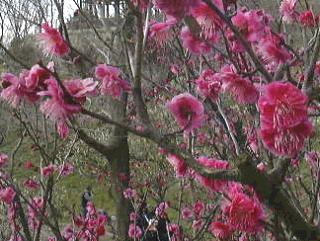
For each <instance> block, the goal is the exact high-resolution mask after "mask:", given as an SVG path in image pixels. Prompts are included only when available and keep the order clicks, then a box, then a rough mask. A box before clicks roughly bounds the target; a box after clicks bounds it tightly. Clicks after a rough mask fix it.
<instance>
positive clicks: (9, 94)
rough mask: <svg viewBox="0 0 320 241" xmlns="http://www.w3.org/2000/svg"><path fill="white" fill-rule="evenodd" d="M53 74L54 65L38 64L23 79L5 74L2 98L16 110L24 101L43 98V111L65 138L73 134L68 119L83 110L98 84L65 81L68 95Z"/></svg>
mask: <svg viewBox="0 0 320 241" xmlns="http://www.w3.org/2000/svg"><path fill="white" fill-rule="evenodd" d="M50 71H51V72H53V71H54V69H53V63H49V64H48V66H47V69H45V68H42V67H40V66H39V65H34V66H33V67H32V68H31V69H30V70H24V71H22V73H21V74H20V75H19V77H17V76H15V75H13V74H11V73H4V74H2V76H1V83H2V86H3V90H2V91H1V93H0V97H1V98H3V99H5V100H6V101H8V102H9V103H10V104H11V105H12V106H13V107H17V106H18V105H19V104H20V103H21V101H22V100H27V101H29V102H31V103H33V104H34V103H35V102H37V101H38V100H39V99H40V98H41V97H43V99H42V102H41V105H40V110H41V111H42V112H43V113H44V114H45V115H46V117H48V118H50V119H51V120H53V121H54V122H55V123H56V125H57V130H58V133H59V135H60V136H61V137H62V138H65V137H67V135H68V132H69V128H68V125H67V120H68V119H69V118H70V117H72V116H73V115H74V114H76V113H79V112H80V111H81V104H83V103H84V102H85V100H86V97H87V96H88V95H92V94H94V93H95V89H96V86H97V84H98V82H95V81H93V79H83V80H82V79H74V80H69V81H65V82H64V83H63V84H64V85H65V90H66V92H68V93H64V91H63V88H62V87H61V86H60V84H59V83H58V81H57V80H56V79H55V78H54V77H53V76H52V75H51V73H50ZM68 94H69V95H70V96H69V98H67V95H68ZM71 98H72V99H71Z"/></svg>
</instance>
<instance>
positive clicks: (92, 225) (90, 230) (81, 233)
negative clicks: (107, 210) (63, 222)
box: [62, 202, 108, 241]
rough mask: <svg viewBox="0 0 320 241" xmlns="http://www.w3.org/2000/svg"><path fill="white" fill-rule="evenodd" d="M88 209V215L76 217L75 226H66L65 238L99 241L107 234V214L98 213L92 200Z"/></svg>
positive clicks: (69, 240)
mask: <svg viewBox="0 0 320 241" xmlns="http://www.w3.org/2000/svg"><path fill="white" fill-rule="evenodd" d="M87 210H88V212H87V216H86V217H74V220H73V223H74V226H73V225H71V224H68V225H67V226H66V227H65V228H64V231H63V233H62V236H63V238H64V239H65V240H67V241H72V240H74V239H77V240H83V241H98V240H100V238H101V237H102V236H104V235H105V234H106V229H105V225H106V224H107V221H108V218H107V216H106V215H104V214H100V213H98V212H97V211H96V208H95V206H94V204H93V203H92V202H89V203H88V204H87Z"/></svg>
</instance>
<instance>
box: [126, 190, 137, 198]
mask: <svg viewBox="0 0 320 241" xmlns="http://www.w3.org/2000/svg"><path fill="white" fill-rule="evenodd" d="M123 196H124V197H125V198H126V199H132V198H134V197H135V196H137V191H136V190H134V189H132V188H127V189H126V190H124V191H123Z"/></svg>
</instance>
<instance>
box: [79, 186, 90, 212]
mask: <svg viewBox="0 0 320 241" xmlns="http://www.w3.org/2000/svg"><path fill="white" fill-rule="evenodd" d="M90 201H92V188H91V186H88V187H87V188H86V190H85V191H84V192H83V194H82V196H81V209H82V210H81V215H82V216H83V217H86V216H87V204H88V202H90Z"/></svg>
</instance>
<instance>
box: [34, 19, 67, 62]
mask: <svg viewBox="0 0 320 241" xmlns="http://www.w3.org/2000/svg"><path fill="white" fill-rule="evenodd" d="M41 28H42V31H43V32H42V33H40V34H39V35H38V40H39V42H40V44H41V45H42V47H43V52H44V53H46V54H52V55H56V56H59V57H63V56H65V55H67V54H68V53H69V52H70V48H69V46H68V44H67V43H66V42H65V40H64V39H63V37H62V36H61V34H60V33H59V31H58V30H57V29H55V28H52V27H50V26H49V24H48V23H44V24H42V25H41Z"/></svg>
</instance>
